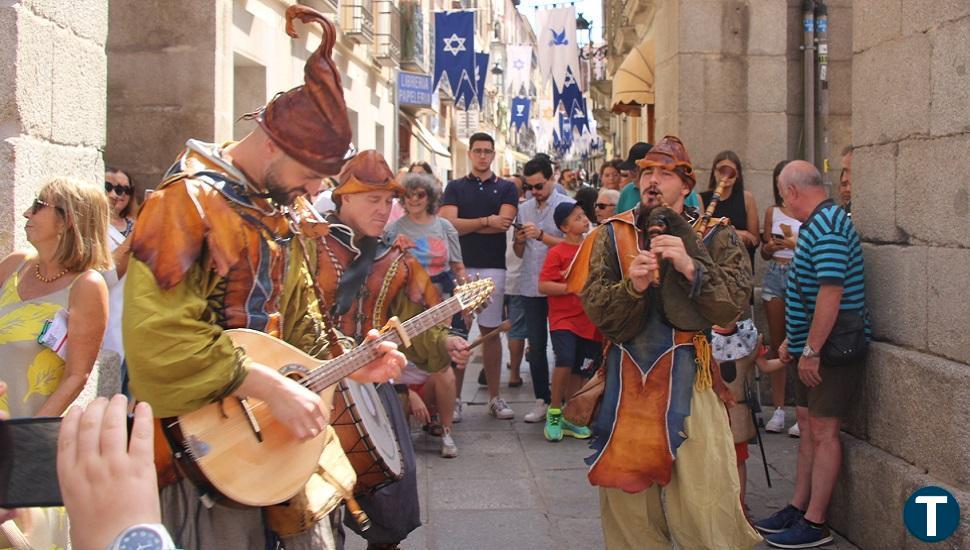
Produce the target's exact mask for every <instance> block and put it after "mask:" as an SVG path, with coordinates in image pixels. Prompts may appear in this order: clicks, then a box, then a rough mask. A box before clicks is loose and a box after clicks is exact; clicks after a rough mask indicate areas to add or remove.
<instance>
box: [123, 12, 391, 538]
mask: <svg viewBox="0 0 970 550" xmlns="http://www.w3.org/2000/svg"><path fill="white" fill-rule="evenodd" d="M294 18H299V19H300V20H301V21H303V22H304V23H310V22H315V23H319V24H320V25H321V26H322V27H323V31H324V32H323V40H322V43H321V45H320V47H319V48H318V49H317V50H316V51H315V52H314V53H313V54H312V55H311V56H310V58H309V59H308V61H307V63H306V69H305V74H306V78H305V85H303V86H299V87H297V88H294V89H292V90H289V91H288V92H285V93H282V94H280V95H278V96H277V97H276V98H275V99H274V100H273V101H271V102H270V103H269V104H268V105H266V107H265V108H263V109H262V110H260V111H259V112H257V113H255V114H254V115H253V118H255V119H256V122H257V123H258V127H257V128H256V129H255V130H253V131H252V132H251V133H249V134H248V135H246V136H245V137H244V138H243V139H242V140H240V141H238V142H235V143H229V144H225V145H216V144H209V143H202V142H199V141H195V140H189V141H188V143H187V146H186V149H185V151H184V152H183V153H182V154H181V155H180V156H179V158H178V159H177V160H176V161H175V163H174V164H173V165H172V167H171V168H170V169H169V170H168V172H167V174H166V176H165V179H164V181H163V182H162V183H161V185H160V186H159V188H158V190H157V191H156V192H155V193H153V194H152V195H151V197H150V198H149V199H148V201H146V203H145V205H144V207H143V209H142V211H141V213H140V215H139V217H138V220H137V222H136V224H135V229H134V233H133V235H132V237H131V251H132V259H131V262H130V264H129V267H128V280H127V284H126V286H125V311H124V319H123V332H124V341H125V349H126V356H127V358H128V366H129V370H130V374H131V390H132V393H133V394H134V397H135V398H136V399H138V400H141V401H148V402H149V403H150V404H151V405H152V409H153V410H154V413H155V415H156V416H158V417H160V418H166V417H175V416H179V415H184V414H187V413H190V412H192V411H195V410H197V409H199V408H201V407H203V406H205V405H208V404H210V403H214V402H217V401H220V400H222V399H224V398H229V397H231V396H237V397H249V398H255V399H258V400H259V401H262V402H263V403H265V404H266V405H268V407H269V409H270V411H271V413H272V415H273V416H274V417H275V419H276V420H277V421H278V422H279V423H280V424H281V425H284V426H286V427H287V428H288V429H289V430H290V432H291V433H292V435H293V436H294V437H296V438H298V439H301V440H310V439H314V438H316V437H317V436H318V435H321V433H322V432H329V433H330V434H331V435H330V438H329V441H330V444H328V445H327V448H328V451H325V453H324V456H330V455H333V454H334V453H332V452H330V451H329V449H331V448H332V447H333V445H334V444H336V445H337V449H338V450H339V442H337V439H336V437H335V436H333V435H332V428H331V427H330V426H329V425H328V421H329V411H330V407H329V404H327V403H323V402H322V399H321V397H320V396H319V395H317V394H316V393H314V392H312V391H310V390H309V389H307V388H306V387H304V386H302V385H300V384H298V383H296V382H294V381H292V380H290V379H288V378H286V377H284V376H282V375H281V374H279V372H278V371H277V370H276V369H277V368H278V367H280V365H272V366H271V365H263V364H259V363H257V362H255V361H253V360H251V359H250V358H249V357H247V355H246V354H245V352H244V351H243V350H241V349H238V348H236V347H234V346H233V343H232V341H231V340H230V339H229V336H228V335H226V334H225V333H224V331H226V330H227V329H235V328H248V329H253V330H257V331H260V332H264V333H266V334H269V335H271V336H275V337H278V338H281V339H283V340H285V341H287V342H289V343H290V344H292V345H294V346H296V347H298V348H300V349H302V350H304V351H306V352H308V353H318V354H320V355H321V356H325V355H326V353H328V352H329V351H330V350H332V349H334V348H332V347H329V346H325V345H322V342H326V341H328V340H327V338H326V337H327V335H332V334H333V331H332V330H329V329H328V327H326V326H325V324H324V323H323V322H322V320H321V317H320V314H319V310H318V305H317V301H316V299H315V298H314V293H313V292H312V287H311V286H310V284H309V283H310V280H309V278H308V274H309V269H310V267H309V265H308V264H307V263H306V262H305V261H304V260H303V259H302V258H303V254H302V249H303V248H304V243H303V242H302V236H301V235H300V234H299V231H300V229H301V228H303V227H307V226H308V225H307V224H309V222H308V221H306V220H301V219H298V218H296V217H294V216H292V212H290V208H289V206H290V205H291V204H292V203H293V202H294V201H295V200H296V199H297V197H299V196H302V195H306V194H309V195H314V194H316V193H317V192H318V191H319V187H320V186H321V185H322V182H323V179H324V178H325V177H327V176H330V175H333V174H336V173H338V172H339V171H340V169H341V167H342V166H343V164H344V162H345V160H344V159H345V157H346V156H347V153H348V149H349V147H350V141H351V130H350V125H349V121H348V118H347V113H346V107H345V104H344V100H343V91H342V88H341V84H340V75H339V72H338V70H337V67H336V66H335V65H334V62H333V60H332V59H331V53H332V49H333V45H334V40H335V39H336V30H335V28H334V26H333V24H332V23H331V22H330V21H328V20H327V19H325V18H324V17H323V16H322V15H321V14H319V13H317V12H316V11H314V10H312V9H310V8H307V7H305V6H299V5H297V6H291V7H290V8H289V9H288V10H287V12H286V23H287V32H288V33H289V34H290V35H291V36H294V37H295V36H297V35H296V33H295V30H294V29H293V19H294ZM372 337H373V336H372ZM331 339H332V338H331ZM321 350H323V351H321ZM379 351H380V354H379V357H378V359H376V360H374V361H373V362H372V363H370V364H368V365H367V366H365V367H364V368H363V369H361V370H359V371H357V372H356V373H355V374H354V375H353V378H354V379H356V380H359V381H361V382H370V381H384V380H387V379H388V378H390V377H393V376H397V375H398V373H399V372H400V370H401V368H402V367H403V366H404V362H405V361H404V357H403V355H402V354H400V352H397V351H395V347H394V346H393V344H391V343H383V344H381V347H380V348H379ZM328 453H329V454H328ZM156 455H157V456H163V457H169V456H171V451H170V450H169V449H167V448H165V449H160V452H159V453H156ZM336 456H337V459H338V462H339V459H342V460H343V462H344V463H345V462H346V458H345V457H344V456H343V454H342V452H340V453H336ZM159 462H160V463H159V464H158V466H159V468H160V472H159V474H160V486H161V501H162V520H163V522H164V523H165V525H166V527H167V528H168V529H169V531H170V532H171V533H172V535H173V538H174V539H175V543H176V544H177V545H178V546H179V547H182V548H234V549H251V550H263V549H264V548H266V547H267V542H268V541H267V537H270V538H273V537H275V535H274V534H273V533H272V530H271V529H268V526H267V524H266V522H264V512H263V510H262V509H260V508H256V507H247V506H241V505H236V506H226V505H224V504H225V503H220V502H213V501H212V500H210V498H209V497H212V496H213V495H211V494H209V495H207V494H206V493H204V492H203V491H201V490H200V489H199V488H198V487H196V486H195V485H194V484H192V483H191V482H190V481H189V480H187V479H185V478H184V477H183V476H182V475H181V472H180V471H179V470H178V469H177V468H176V467H175V466H174V465H173V464H172V463H171V462H170V461H169V462H167V463H166V461H165V460H160V461H159ZM342 466H347V465H346V464H342ZM240 467H241V468H242V467H244V466H243V465H242V464H240ZM315 475H316V474H315ZM351 477H352V472H351ZM352 484H353V480H352V479H351V480H350V485H351V486H352ZM338 502H339V501H338ZM291 508H293V509H296V507H295V506H294V507H291ZM316 512H317V513H318V514H319V515H317V516H315V518H314V519H323V521H320V522H318V523H312V522H311V524H310V525H308V526H307V528H306V529H305V530H304V531H303V532H302V533H301V534H299V535H297V536H294V537H291V538H288V539H285V540H284V541H283V542H284V544H285V546H286V547H287V548H290V549H300V548H311V547H312V548H336V547H339V546H341V545H342V536H341V535H342V531H340V529H339V525H340V522H339V517H331V518H330V519H329V520H327V519H326V514H327V510H323V511H320V510H317V511H316ZM332 525H334V526H336V527H335V528H333V527H332ZM269 542H272V540H270V541H269Z"/></svg>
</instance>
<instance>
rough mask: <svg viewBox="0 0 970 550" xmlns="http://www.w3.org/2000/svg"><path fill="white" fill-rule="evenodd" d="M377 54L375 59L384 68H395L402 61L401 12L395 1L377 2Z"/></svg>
mask: <svg viewBox="0 0 970 550" xmlns="http://www.w3.org/2000/svg"><path fill="white" fill-rule="evenodd" d="M374 11H376V12H377V32H376V33H375V36H376V49H377V51H376V54H375V55H374V58H375V59H376V60H377V62H378V63H379V64H380V65H381V66H384V67H394V66H396V65H397V64H398V62H399V61H400V60H401V10H400V9H398V7H397V6H395V5H394V2H393V0H376V1H375V2H374Z"/></svg>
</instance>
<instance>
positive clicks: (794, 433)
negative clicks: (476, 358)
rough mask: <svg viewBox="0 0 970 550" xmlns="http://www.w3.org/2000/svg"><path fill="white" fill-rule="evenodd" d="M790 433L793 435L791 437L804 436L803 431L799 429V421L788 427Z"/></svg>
mask: <svg viewBox="0 0 970 550" xmlns="http://www.w3.org/2000/svg"><path fill="white" fill-rule="evenodd" d="M788 435H789V436H791V437H801V436H802V432H801V431H799V429H798V422H795V424H793V425H792V427H791V428H788Z"/></svg>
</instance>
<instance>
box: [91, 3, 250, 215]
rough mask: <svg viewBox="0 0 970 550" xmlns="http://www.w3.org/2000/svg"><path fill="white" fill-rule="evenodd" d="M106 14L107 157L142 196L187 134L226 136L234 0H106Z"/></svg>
mask: <svg viewBox="0 0 970 550" xmlns="http://www.w3.org/2000/svg"><path fill="white" fill-rule="evenodd" d="M109 15H110V22H111V28H110V32H109V34H108V42H107V53H108V89H107V98H108V100H107V104H108V113H107V115H108V116H107V118H108V122H107V147H106V150H105V160H106V162H108V163H109V164H111V165H114V166H118V167H119V168H122V169H124V170H126V171H128V172H129V173H130V174H131V175H132V178H133V179H134V181H135V184H136V187H137V188H138V191H139V199H141V196H140V192H141V191H142V190H144V189H145V188H153V187H155V186H156V185H157V184H158V183H159V181H160V179H161V176H162V174H163V173H164V172H165V170H167V169H168V167H169V166H170V165H171V163H172V161H174V160H175V157H176V156H177V155H178V154H179V152H180V151H181V150H182V148H183V145H184V144H185V141H186V139H188V138H197V139H201V140H205V141H215V140H223V139H231V138H232V120H231V118H232V117H231V113H232V108H233V106H232V98H233V93H232V61H231V60H232V56H231V54H226V52H227V51H228V50H229V36H230V33H229V30H228V28H227V27H228V26H229V25H231V20H232V2H227V1H225V0H167V1H165V2H158V1H155V2H148V3H147V4H145V3H140V2H111V4H110V14H109ZM226 58H228V59H229V61H228V63H227V62H226V60H225V59H226Z"/></svg>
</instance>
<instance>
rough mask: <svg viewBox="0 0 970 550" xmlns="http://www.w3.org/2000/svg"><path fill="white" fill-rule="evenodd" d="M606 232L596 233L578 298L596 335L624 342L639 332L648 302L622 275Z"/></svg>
mask: <svg viewBox="0 0 970 550" xmlns="http://www.w3.org/2000/svg"><path fill="white" fill-rule="evenodd" d="M606 229H607V228H603V230H600V231H597V232H596V241H595V242H594V244H593V252H592V254H591V255H590V261H589V276H588V277H587V279H586V284H585V285H584V286H583V291H582V295H581V298H582V302H583V309H584V310H585V311H586V315H588V316H589V320H590V321H592V322H593V324H594V325H596V327H597V328H599V329H600V332H602V333H603V334H604V335H605V336H606V337H607V338H609V339H610V340H612V341H614V342H626V341H628V340H630V339H632V338H633V337H634V336H636V335H637V333H638V332H640V329H641V328H642V326H643V322H644V320H645V319H646V312H647V306H648V300H647V299H646V297H645V295H643V294H640V293H638V292H637V291H635V290H634V289H633V285H632V281H630V279H628V278H624V277H623V276H622V272H621V271H620V265H619V263H618V261H617V259H616V245H615V244H614V242H613V237H612V234H611V233H610V232H609V231H606Z"/></svg>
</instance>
